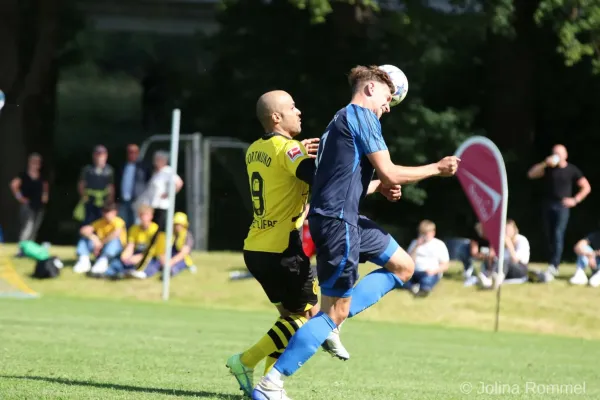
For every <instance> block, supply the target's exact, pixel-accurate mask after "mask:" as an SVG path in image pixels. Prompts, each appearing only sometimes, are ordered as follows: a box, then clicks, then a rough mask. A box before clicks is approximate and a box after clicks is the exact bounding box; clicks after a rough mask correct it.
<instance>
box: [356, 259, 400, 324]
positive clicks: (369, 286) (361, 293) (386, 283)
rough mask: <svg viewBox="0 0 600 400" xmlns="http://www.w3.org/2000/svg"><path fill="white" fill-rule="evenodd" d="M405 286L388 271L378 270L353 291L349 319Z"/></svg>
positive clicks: (365, 278)
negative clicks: (394, 290)
mask: <svg viewBox="0 0 600 400" xmlns="http://www.w3.org/2000/svg"><path fill="white" fill-rule="evenodd" d="M403 285H404V282H402V281H401V280H400V278H398V277H397V276H396V275H394V274H393V273H392V272H390V271H388V270H387V269H385V268H379V269H376V270H375V271H373V272H371V273H370V274H369V275H367V276H365V277H364V278H363V279H362V280H361V281H360V282H358V284H357V285H356V287H355V288H354V290H353V291H352V303H350V314H348V318H352V317H353V316H355V315H356V314H358V313H361V312H363V311H365V310H366V309H367V308H369V307H371V306H372V305H373V304H375V303H377V302H378V301H379V299H381V298H382V297H383V296H385V295H386V294H387V293H388V292H389V291H390V290H392V289H397V288H400V287H402V286H403Z"/></svg>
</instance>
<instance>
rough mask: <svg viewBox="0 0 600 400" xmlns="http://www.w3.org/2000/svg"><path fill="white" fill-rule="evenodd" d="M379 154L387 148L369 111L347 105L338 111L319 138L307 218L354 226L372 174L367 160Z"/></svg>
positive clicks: (375, 120) (379, 128)
mask: <svg viewBox="0 0 600 400" xmlns="http://www.w3.org/2000/svg"><path fill="white" fill-rule="evenodd" d="M381 150H387V146H386V144H385V141H384V140H383V136H382V134H381V123H380V122H379V119H378V118H377V116H376V115H375V114H374V113H373V112H372V111H371V110H368V109H366V108H363V107H360V106H357V105H355V104H349V105H348V106H346V107H345V108H342V109H341V110H340V111H338V112H337V114H335V116H334V117H333V120H332V121H331V122H330V123H329V125H328V126H327V129H326V131H325V133H324V134H323V136H321V142H320V144H319V151H318V153H317V170H316V172H315V177H314V179H313V184H312V188H311V191H312V198H311V202H310V213H309V215H313V214H319V215H323V216H326V217H331V218H338V219H342V220H344V221H346V222H347V223H349V224H351V225H354V226H357V224H358V215H359V213H358V207H359V205H360V202H361V201H362V199H364V197H365V195H366V194H367V189H368V187H369V183H370V182H371V179H373V173H374V171H375V169H374V168H373V166H372V165H371V163H370V161H369V159H368V158H367V157H366V156H367V154H371V153H375V152H377V151H381Z"/></svg>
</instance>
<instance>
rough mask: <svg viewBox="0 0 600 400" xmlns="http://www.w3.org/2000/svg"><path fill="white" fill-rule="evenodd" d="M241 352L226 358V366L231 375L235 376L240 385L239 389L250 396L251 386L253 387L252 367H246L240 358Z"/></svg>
mask: <svg viewBox="0 0 600 400" xmlns="http://www.w3.org/2000/svg"><path fill="white" fill-rule="evenodd" d="M240 356H241V354H236V355H234V356H231V357H229V360H227V364H225V365H226V366H227V368H229V372H231V375H233V376H234V377H235V379H236V380H237V381H238V384H239V385H240V389H241V390H242V391H243V392H244V394H245V395H246V396H248V397H250V396H252V388H254V369H252V368H248V367H246V366H245V365H244V364H242V360H241V359H240Z"/></svg>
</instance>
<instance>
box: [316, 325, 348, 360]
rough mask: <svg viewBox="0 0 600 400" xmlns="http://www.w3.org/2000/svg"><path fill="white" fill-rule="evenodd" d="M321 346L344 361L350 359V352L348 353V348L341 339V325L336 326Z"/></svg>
mask: <svg viewBox="0 0 600 400" xmlns="http://www.w3.org/2000/svg"><path fill="white" fill-rule="evenodd" d="M340 326H341V325H340ZM321 347H322V348H323V350H325V351H326V352H328V353H329V354H331V355H332V356H333V357H336V358H339V359H340V360H342V361H348V360H349V359H350V353H348V350H346V348H345V347H344V345H343V344H342V340H341V339H340V327H337V328H335V329H334V330H333V331H332V332H331V333H330V334H329V336H328V337H327V339H325V341H324V342H323V344H322V345H321Z"/></svg>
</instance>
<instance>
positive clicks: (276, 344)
mask: <svg viewBox="0 0 600 400" xmlns="http://www.w3.org/2000/svg"><path fill="white" fill-rule="evenodd" d="M306 321H307V320H306V318H304V317H301V316H299V315H291V316H289V317H286V318H279V319H278V320H277V321H276V322H275V324H273V327H272V328H271V329H269V331H268V332H267V333H266V334H265V335H264V336H263V337H262V338H260V340H259V341H258V342H256V344H254V346H252V347H250V348H249V349H248V350H246V351H245V352H244V353H242V355H241V357H240V361H241V362H242V363H243V364H244V365H245V366H246V367H248V368H254V367H256V365H257V364H258V363H259V362H260V361H261V360H262V359H264V358H266V357H267V356H270V355H271V354H272V353H275V352H277V351H282V352H283V350H284V349H285V347H286V346H287V344H288V342H289V341H290V339H291V338H292V336H293V335H294V333H296V331H297V330H298V329H300V327H301V326H302V325H304V323H305V322H306ZM275 361H277V360H276V359H275ZM275 361H273V364H274V363H275Z"/></svg>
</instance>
